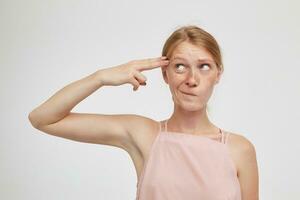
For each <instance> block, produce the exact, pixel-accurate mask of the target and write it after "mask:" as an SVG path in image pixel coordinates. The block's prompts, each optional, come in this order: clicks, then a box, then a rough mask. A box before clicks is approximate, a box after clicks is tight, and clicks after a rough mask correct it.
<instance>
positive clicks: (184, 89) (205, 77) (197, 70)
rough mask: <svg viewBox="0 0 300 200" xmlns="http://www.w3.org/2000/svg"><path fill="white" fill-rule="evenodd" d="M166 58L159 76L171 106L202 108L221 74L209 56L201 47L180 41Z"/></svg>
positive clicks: (191, 109)
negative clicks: (161, 78) (165, 87)
mask: <svg viewBox="0 0 300 200" xmlns="http://www.w3.org/2000/svg"><path fill="white" fill-rule="evenodd" d="M168 59H169V60H170V63H169V65H168V66H166V67H163V68H162V70H163V77H164V80H165V82H166V83H167V84H169V88H170V90H171V93H172V98H173V101H174V103H175V105H176V106H180V107H182V108H183V109H185V110H188V111H196V110H200V109H203V108H204V107H206V103H207V102H208V99H209V98H210V96H211V94H212V92H213V88H214V85H215V84H216V83H217V82H218V81H219V79H220V75H221V73H222V72H221V71H219V70H218V68H217V66H216V64H215V62H214V60H213V57H212V56H211V55H210V53H209V52H208V51H207V50H205V49H204V48H201V47H197V46H194V45H192V44H191V43H188V42H182V43H181V44H179V45H178V46H177V47H176V48H175V49H174V51H173V53H172V55H171V57H170V58H168Z"/></svg>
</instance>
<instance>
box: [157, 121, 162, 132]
mask: <svg viewBox="0 0 300 200" xmlns="http://www.w3.org/2000/svg"><path fill="white" fill-rule="evenodd" d="M158 124H159V133H160V132H161V122H160V121H159V122H158Z"/></svg>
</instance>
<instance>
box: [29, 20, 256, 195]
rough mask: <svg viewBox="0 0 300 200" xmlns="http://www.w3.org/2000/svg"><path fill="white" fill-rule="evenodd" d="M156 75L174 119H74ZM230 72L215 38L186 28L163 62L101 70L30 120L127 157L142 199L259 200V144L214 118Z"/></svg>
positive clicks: (37, 110)
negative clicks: (103, 93) (102, 95)
mask: <svg viewBox="0 0 300 200" xmlns="http://www.w3.org/2000/svg"><path fill="white" fill-rule="evenodd" d="M157 67H161V70H162V75H163V78H164V81H165V83H166V84H168V85H169V88H170V91H171V93H172V99H173V102H174V112H173V114H172V115H171V116H170V117H169V118H168V119H165V120H162V121H156V120H153V119H150V118H148V117H144V116H140V115H133V114H119V115H104V114H85V113H74V112H71V110H72V108H73V107H74V106H76V105H77V104H78V103H79V102H81V101H82V100H83V99H85V98H86V97H88V96H89V95H90V94H92V93H93V92H95V91H96V90H98V89H99V88H101V87H103V86H106V85H110V86H118V85H122V84H126V83H129V84H132V85H133V90H134V91H135V90H137V89H138V88H139V86H140V85H143V86H145V85H146V80H147V78H146V77H145V76H144V75H143V74H142V73H141V72H142V71H144V70H151V69H154V68H157ZM223 71H224V68H223V64H222V58H221V52H220V49H219V46H218V44H217V41H216V40H215V39H214V37H213V36H212V35H211V34H209V33H208V32H206V31H205V30H203V29H201V28H199V27H197V26H183V27H181V28H179V29H177V30H176V31H175V32H173V33H172V34H171V35H170V37H169V38H168V39H167V41H166V43H165V45H164V47H163V51H162V57H158V58H148V59H142V60H133V61H129V62H127V63H125V64H121V65H118V66H114V67H110V68H105V69H100V70H98V71H96V72H94V73H93V74H91V75H89V76H87V77H84V78H82V79H80V80H78V81H75V82H73V83H71V84H69V85H67V86H65V87H64V88H62V89H61V90H59V91H58V92H56V93H55V94H54V95H53V96H52V97H50V98H49V99H48V100H47V101H46V102H44V103H43V104H41V105H40V106H38V107H37V108H35V109H34V110H33V111H32V112H31V113H30V114H29V120H30V122H31V124H32V125H33V126H34V127H35V128H37V129H39V130H41V131H43V132H45V133H48V134H51V135H55V136H59V137H63V138H67V139H71V140H76V141H80V142H87V143H97V144H104V145H112V146H116V147H119V148H122V149H124V150H126V151H127V152H128V153H129V155H130V156H131V158H132V160H133V162H134V166H135V168H136V172H137V177H138V181H137V196H136V199H140V200H148V199H149V200H150V199H151V200H162V199H164V200H168V199H172V200H177V199H178V200H179V199H180V200H183V199H188V200H196V199H197V200H198V199H203V200H217V199H218V200H221V199H222V200H225V199H226V200H240V199H243V200H258V194H259V191H258V188H259V187H258V167H257V160H256V152H255V148H254V146H253V144H252V143H251V142H250V141H249V140H248V139H247V138H245V137H244V136H242V135H241V134H238V133H231V132H228V131H225V130H222V129H220V128H218V126H216V125H214V124H213V123H212V122H211V121H210V120H209V119H208V116H207V112H206V108H207V102H208V100H209V98H210V96H211V94H212V92H213V89H214V86H215V85H216V84H217V83H218V82H219V80H220V78H221V75H222V73H223Z"/></svg>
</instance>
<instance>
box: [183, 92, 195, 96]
mask: <svg viewBox="0 0 300 200" xmlns="http://www.w3.org/2000/svg"><path fill="white" fill-rule="evenodd" d="M180 92H181V93H182V94H184V95H188V96H197V95H195V94H192V93H188V92H183V91H180Z"/></svg>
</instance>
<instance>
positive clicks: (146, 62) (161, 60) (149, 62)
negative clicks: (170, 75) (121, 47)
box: [137, 56, 170, 70]
mask: <svg viewBox="0 0 300 200" xmlns="http://www.w3.org/2000/svg"><path fill="white" fill-rule="evenodd" d="M169 62H170V61H169V60H168V58H167V57H163V56H162V57H157V58H147V59H142V60H138V66H137V68H138V69H139V70H151V69H154V68H158V67H162V66H166V65H168V64H169Z"/></svg>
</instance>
